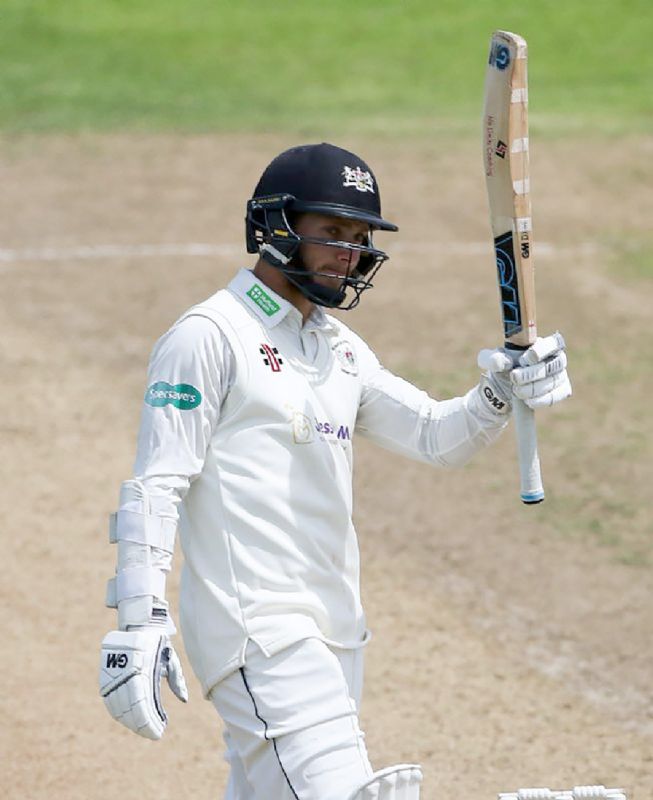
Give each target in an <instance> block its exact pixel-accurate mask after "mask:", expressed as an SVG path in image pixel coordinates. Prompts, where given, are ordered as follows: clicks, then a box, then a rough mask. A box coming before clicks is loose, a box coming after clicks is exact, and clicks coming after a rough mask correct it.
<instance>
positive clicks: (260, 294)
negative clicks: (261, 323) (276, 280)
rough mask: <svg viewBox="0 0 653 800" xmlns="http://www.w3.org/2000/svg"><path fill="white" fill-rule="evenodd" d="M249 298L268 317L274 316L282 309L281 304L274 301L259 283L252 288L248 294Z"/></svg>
mask: <svg viewBox="0 0 653 800" xmlns="http://www.w3.org/2000/svg"><path fill="white" fill-rule="evenodd" d="M247 296H248V297H249V299H250V300H252V301H253V302H254V303H256V305H257V306H258V307H259V308H260V309H261V311H262V312H263V313H264V314H265V315H266V316H268V317H272V316H274V314H276V313H277V311H278V310H279V309H280V308H281V306H280V305H279V303H277V302H276V301H275V300H273V299H272V298H271V297H270V295H269V294H268V293H267V292H265V291H264V290H263V289H261V287H260V286H259V285H258V283H255V284H254V285H253V286H252V288H251V289H250V290H249V292H247Z"/></svg>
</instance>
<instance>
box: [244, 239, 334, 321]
mask: <svg viewBox="0 0 653 800" xmlns="http://www.w3.org/2000/svg"><path fill="white" fill-rule="evenodd" d="M259 252H260V254H261V256H262V257H263V258H265V260H266V261H268V262H269V263H271V264H272V266H274V267H277V268H278V269H280V270H281V272H283V274H284V275H285V276H286V278H287V279H288V280H289V281H290V283H292V285H293V286H295V287H296V288H297V289H299V291H300V292H301V293H302V294H303V295H304V297H306V298H307V299H308V300H310V301H311V302H312V303H315V304H316V305H318V306H325V307H326V308H338V307H339V306H340V305H341V304H342V302H343V301H344V299H345V296H346V293H347V276H345V277H343V279H342V281H341V283H340V286H338V287H337V288H332V287H329V286H323V285H322V284H321V283H318V282H317V281H314V280H311V273H310V272H309V271H308V270H307V269H306V265H305V264H303V263H302V262H301V261H300V259H299V256H298V254H295V255H293V256H292V257H290V258H289V257H288V256H286V255H284V254H283V253H282V252H281V251H280V250H277V248H276V247H274V246H273V245H271V244H269V243H266V244H264V245H262V246H261V249H260V251H259Z"/></svg>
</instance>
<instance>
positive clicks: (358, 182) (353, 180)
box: [342, 167, 374, 192]
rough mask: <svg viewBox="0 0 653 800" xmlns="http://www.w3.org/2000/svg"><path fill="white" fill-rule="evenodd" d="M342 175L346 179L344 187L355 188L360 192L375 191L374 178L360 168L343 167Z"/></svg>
mask: <svg viewBox="0 0 653 800" xmlns="http://www.w3.org/2000/svg"><path fill="white" fill-rule="evenodd" d="M342 174H343V176H344V178H345V180H344V181H343V183H342V185H343V186H353V187H354V188H355V189H358V191H359V192H373V191H374V178H373V177H372V176H371V175H370V173H369V172H363V170H362V169H361V168H360V167H343V169H342Z"/></svg>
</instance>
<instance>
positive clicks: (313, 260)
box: [293, 213, 370, 289]
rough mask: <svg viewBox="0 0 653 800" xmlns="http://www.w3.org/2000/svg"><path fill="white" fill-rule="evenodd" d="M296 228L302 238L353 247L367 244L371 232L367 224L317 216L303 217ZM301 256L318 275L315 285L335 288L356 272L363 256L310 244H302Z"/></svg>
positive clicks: (306, 264)
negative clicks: (346, 243)
mask: <svg viewBox="0 0 653 800" xmlns="http://www.w3.org/2000/svg"><path fill="white" fill-rule="evenodd" d="M293 228H294V230H295V232H296V233H298V234H299V235H300V236H308V237H310V238H312V239H328V240H330V241H338V242H348V243H351V244H365V243H366V242H367V237H368V235H369V232H370V226H369V225H368V224H367V223H365V222H360V221H359V220H355V219H344V218H343V217H331V216H329V215H327V214H314V213H307V214H301V215H300V216H299V217H298V218H297V219H296V220H295V222H294V225H293ZM299 254H300V258H301V260H302V263H303V264H304V266H305V267H306V269H307V270H308V271H309V272H312V273H319V274H316V275H315V278H314V280H315V282H316V283H319V284H321V285H322V286H326V287H328V288H333V289H337V288H338V287H339V286H340V285H341V282H342V279H343V278H345V277H347V276H348V275H351V273H352V272H353V271H354V270H355V269H356V267H357V265H358V262H359V260H360V255H361V254H360V252H359V251H357V250H347V248H345V247H332V246H329V245H324V244H313V243H311V242H307V243H304V244H302V245H301V248H300V250H299Z"/></svg>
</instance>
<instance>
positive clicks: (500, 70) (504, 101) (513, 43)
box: [483, 31, 544, 504]
mask: <svg viewBox="0 0 653 800" xmlns="http://www.w3.org/2000/svg"><path fill="white" fill-rule="evenodd" d="M527 56H528V51H527V46H526V41H525V40H524V39H523V38H522V37H521V36H518V35H517V34H514V33H509V32H508V31H495V32H494V33H493V34H492V38H491V41H490V53H489V58H488V63H487V69H486V74H485V97H484V107H483V163H484V167H485V181H486V187H487V193H488V201H489V207H490V223H491V226H492V236H493V240H494V250H495V255H496V265H497V278H498V282H499V292H500V300H501V315H502V319H503V332H504V339H505V344H506V348H507V349H508V350H510V352H511V353H512V354H513V357H514V360H515V361H517V359H518V358H519V354H520V352H521V351H523V350H525V349H527V348H528V347H529V346H530V345H531V344H533V342H534V341H535V339H536V338H537V326H536V321H535V273H534V269H533V252H532V241H531V237H532V223H531V201H530V172H529V159H528V150H529V148H528V74H527ZM514 408H515V428H516V431H517V441H518V453H519V465H520V478H521V498H522V500H523V501H524V503H529V504H534V503H539V502H541V501H542V500H543V499H544V489H543V486H542V478H541V471H540V463H539V457H538V453H537V433H536V429H535V419H534V416H533V412H532V411H531V410H530V409H529V408H528V407H527V406H526V405H525V404H524V403H522V402H521V401H519V400H516V399H515V401H514Z"/></svg>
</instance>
